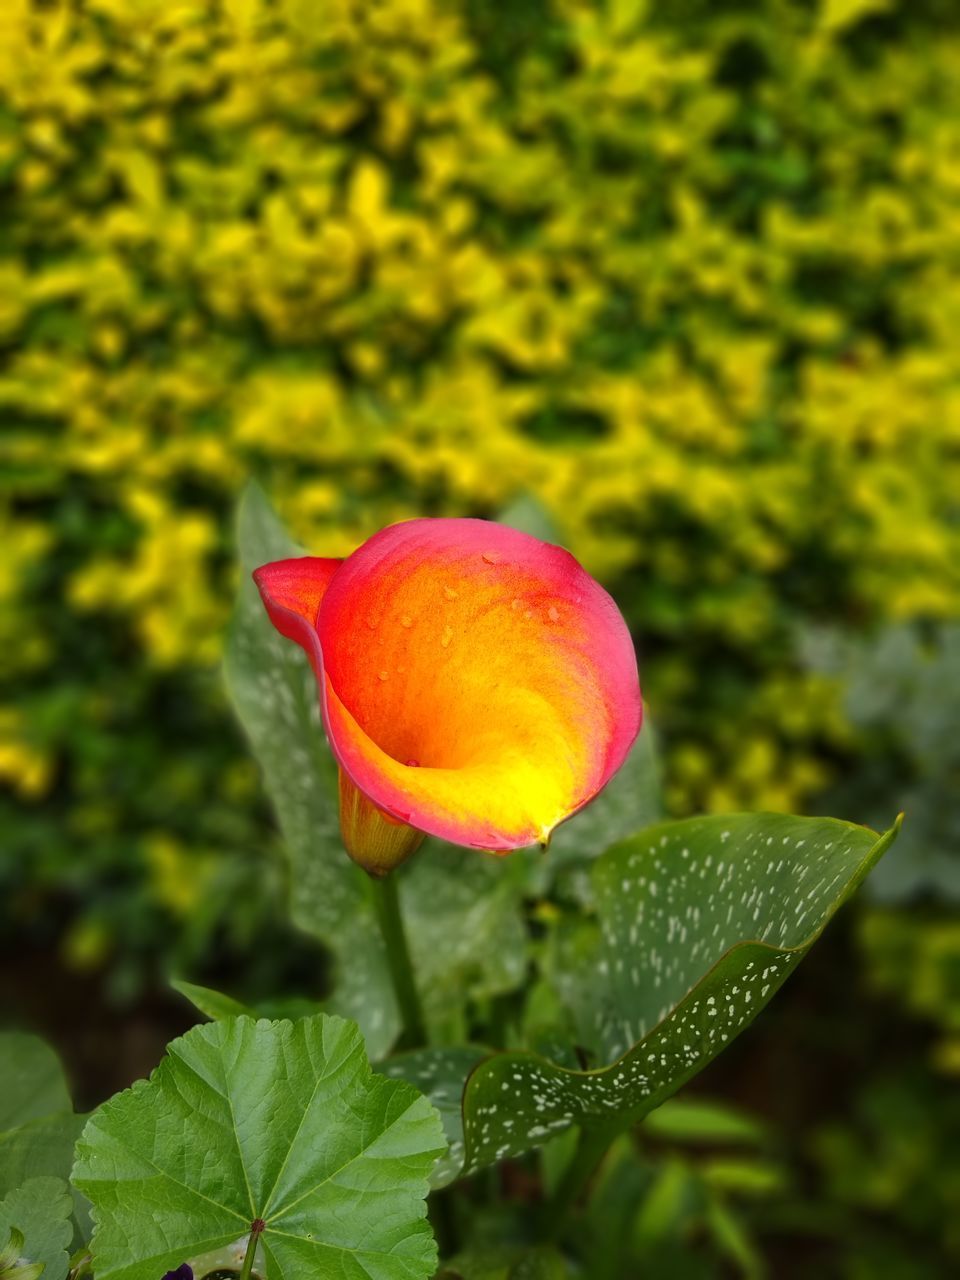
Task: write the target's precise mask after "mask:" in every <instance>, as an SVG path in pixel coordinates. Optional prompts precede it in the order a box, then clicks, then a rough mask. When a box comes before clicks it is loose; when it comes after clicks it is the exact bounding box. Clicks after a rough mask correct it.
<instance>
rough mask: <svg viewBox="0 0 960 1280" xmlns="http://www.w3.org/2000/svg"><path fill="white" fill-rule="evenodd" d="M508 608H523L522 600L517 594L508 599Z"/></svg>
mask: <svg viewBox="0 0 960 1280" xmlns="http://www.w3.org/2000/svg"><path fill="white" fill-rule="evenodd" d="M510 608H511V609H514V610H516V609H522V608H523V601H522V600H521V599H520V597H519V596H515V597H514V598H513V599H512V600H511V601H510Z"/></svg>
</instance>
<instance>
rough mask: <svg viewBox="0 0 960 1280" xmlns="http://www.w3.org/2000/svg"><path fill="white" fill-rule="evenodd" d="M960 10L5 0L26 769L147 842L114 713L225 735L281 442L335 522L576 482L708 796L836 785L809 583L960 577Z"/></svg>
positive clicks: (894, 584) (896, 589)
mask: <svg viewBox="0 0 960 1280" xmlns="http://www.w3.org/2000/svg"><path fill="white" fill-rule="evenodd" d="M938 12H939V11H938V8H937V6H936V4H928V5H926V6H924V5H922V4H921V5H919V6H918V5H915V4H914V5H910V6H903V7H902V8H901V9H897V8H895V6H888V5H880V4H877V3H874V2H873V0H828V2H826V3H824V4H822V5H820V6H815V5H811V4H806V3H800V2H799V0H797V2H796V3H792V2H787V0H769V2H768V3H765V4H756V5H746V6H743V7H742V8H741V7H738V6H731V5H721V6H716V5H708V4H706V3H703V4H701V3H695V2H694V0H685V2H684V3H679V4H677V5H670V6H655V5H650V4H645V3H643V0H609V2H608V3H606V4H594V3H585V2H584V3H578V2H575V0H553V2H552V3H550V2H549V0H537V2H533V0H528V2H526V3H520V2H519V0H518V2H517V3H516V4H510V5H508V6H498V5H496V4H494V3H492V0H459V2H458V3H453V2H450V3H447V2H445V0H382V2H380V3H373V2H371V3H354V2H351V0H325V2H324V3H321V2H320V0H220V2H216V3H215V2H214V0H74V2H73V3H69V2H65V0H62V2H60V3H46V4H32V3H29V2H28V0H6V3H5V5H4V6H3V12H2V14H0V199H2V205H3V211H4V212H3V226H4V235H3V241H2V245H0V344H2V345H0V351H2V367H0V411H2V413H3V415H4V419H5V422H6V426H5V429H4V442H3V446H2V447H3V455H4V463H3V467H4V475H5V477H6V478H5V480H4V490H5V498H4V501H5V504H6V510H5V513H4V514H3V516H2V523H0V528H2V529H3V549H4V555H3V563H2V565H0V601H2V605H3V609H4V616H3V619H2V621H0V641H2V645H0V647H2V652H3V657H2V659H0V661H2V664H3V667H4V669H5V672H6V674H7V675H8V676H9V677H11V679H12V681H13V684H14V686H15V690H18V691H19V697H18V702H19V705H18V706H17V707H16V708H15V709H11V710H9V711H6V712H4V714H3V717H2V719H0V774H2V775H4V776H5V777H6V778H7V779H8V780H10V781H12V782H13V784H14V786H15V787H18V788H19V789H20V791H21V792H22V793H23V796H24V798H25V799H26V800H27V801H29V800H31V798H33V797H36V796H37V795H38V794H43V793H44V792H45V791H46V792H48V793H49V791H50V789H51V788H52V787H53V786H54V783H55V781H56V780H57V779H58V778H59V779H60V781H61V784H62V786H63V787H65V788H66V791H63V792H60V793H58V794H61V795H67V796H73V798H74V800H76V801H77V805H78V809H77V810H76V811H75V810H73V809H71V813H72V815H73V816H72V818H71V821H74V820H79V819H77V818H76V814H77V812H79V813H80V814H82V813H84V812H85V808H84V806H85V805H93V806H94V808H95V809H96V808H97V805H98V804H102V803H105V804H106V805H107V808H108V810H109V809H110V807H111V806H113V808H114V809H115V810H116V813H115V815H114V817H113V818H112V819H103V818H102V815H101V817H100V818H98V819H97V822H94V824H93V826H94V828H95V829H96V831H97V832H98V833H99V834H98V839H102V838H103V822H104V821H105V822H106V825H107V827H108V828H109V829H110V830H111V831H112V832H113V834H114V835H115V836H116V837H117V838H118V839H121V837H122V839H121V843H123V841H126V845H125V846H124V847H127V846H128V845H131V844H132V845H136V846H137V847H139V843H138V842H141V843H142V840H143V839H146V837H145V836H144V835H143V832H144V831H146V830H147V829H152V827H153V825H154V819H155V815H150V820H149V821H148V820H147V818H146V817H145V816H144V815H143V814H142V813H141V808H142V804H141V798H139V797H138V796H137V795H135V794H134V792H135V790H136V788H135V787H134V785H133V783H131V784H130V791H129V792H124V791H123V789H122V788H121V790H120V792H119V793H116V792H115V790H114V789H113V788H112V787H111V784H110V780H109V779H110V769H111V768H112V767H113V766H112V765H111V763H110V762H111V761H112V760H114V758H115V755H114V754H113V753H114V748H113V747H109V746H107V745H105V744H106V743H108V742H110V741H112V740H113V739H115V738H116V736H117V734H118V733H121V732H124V731H125V732H129V733H131V734H134V733H140V734H141V735H143V734H146V732H147V728H146V727H141V728H140V729H134V728H132V727H130V724H129V718H128V719H124V715H125V713H126V712H127V711H129V710H130V709H131V708H134V707H136V708H140V709H141V710H143V711H144V712H145V713H149V714H150V716H151V719H150V723H149V731H150V734H151V737H150V739H149V743H148V742H147V740H146V738H144V739H143V744H144V745H142V752H143V753H145V758H146V757H150V758H152V756H151V753H153V755H155V756H156V759H157V760H158V761H160V760H162V759H163V758H164V757H169V756H173V757H176V756H177V753H178V752H180V751H181V750H182V742H181V740H180V736H179V735H180V733H181V730H182V727H181V726H180V725H179V722H176V721H175V719H174V718H173V717H172V716H168V714H167V707H168V705H169V704H168V703H165V702H164V700H163V697H159V695H158V694H157V690H158V689H161V688H162V689H163V690H169V689H170V688H174V689H180V690H181V691H186V690H188V689H189V690H193V689H195V688H196V687H198V686H197V684H196V681H197V679H200V681H201V684H202V683H203V681H204V680H205V679H206V677H204V676H202V674H201V675H200V676H197V675H195V674H192V673H195V672H197V671H199V672H200V673H202V672H203V671H205V670H207V669H209V668H210V667H211V665H212V664H213V663H214V662H215V660H216V658H217V654H218V650H219V645H220V637H221V633H222V626H223V622H224V618H225V614H226V610H227V605H228V599H229V595H230V591H231V588H232V574H233V570H232V566H231V559H230V551H229V542H230V535H229V519H228V513H229V510H230V506H231V502H232V499H233V497H234V495H235V494H236V492H237V490H238V488H239V486H240V485H241V483H242V481H243V480H244V478H245V477H246V476H247V475H248V474H250V473H251V472H256V473H258V474H259V475H260V476H261V477H262V478H264V479H265V481H266V483H267V485H268V488H270V490H271V491H272V493H273V495H274V496H275V498H276V499H277V500H278V503H279V505H280V507H281V510H282V511H283V513H284V514H285V515H286V516H287V517H288V519H289V520H290V522H291V524H292V525H293V527H294V529H295V531H296V532H297V533H298V535H299V536H300V537H301V539H302V540H303V541H304V542H305V543H307V544H309V545H311V546H312V547H314V548H316V549H317V550H318V551H320V552H323V553H327V554H338V553H343V552H346V551H348V550H349V549H350V548H351V547H352V546H353V545H355V544H356V542H357V541H358V539H360V538H362V537H363V536H364V535H366V534H368V533H369V532H370V531H372V530H373V529H374V528H376V527H378V526H379V525H381V524H383V523H384V522H387V521H390V520H394V519H397V518H402V517H404V516H408V515H411V514H414V513H420V512H428V513H454V512H475V513H482V514H492V513H493V512H495V511H496V510H497V509H498V508H499V507H500V506H501V505H502V504H503V503H505V502H506V501H508V500H509V499H510V498H511V497H512V496H514V495H516V494H518V493H520V492H531V493H534V494H536V495H538V496H539V497H540V498H541V500H542V501H543V502H544V503H545V504H546V505H547V506H548V507H549V509H550V511H551V512H552V514H553V516H554V518H555V519H556V521H557V522H558V524H559V526H560V528H561V529H562V530H563V533H564V536H565V539H566V541H567V542H568V543H569V545H570V547H571V548H572V550H573V551H574V552H575V553H576V554H577V555H578V556H579V557H580V558H581V559H582V560H583V561H584V563H585V564H586V565H587V566H588V567H589V568H590V569H591V570H592V571H593V572H595V573H596V574H598V575H599V576H601V577H603V578H604V579H606V580H607V581H609V582H610V583H611V584H612V585H614V587H615V589H616V590H617V592H618V594H619V595H620V597H621V598H622V600H623V601H624V603H625V605H626V607H627V608H628V610H629V612H630V614H631V617H632V619H633V620H634V621H635V622H636V623H637V625H638V627H639V630H640V634H641V635H642V637H643V639H644V646H645V661H644V666H645V671H646V687H647V692H648V696H649V697H650V698H651V700H652V703H653V710H654V715H655V717H659V718H660V719H661V720H662V721H663V723H664V724H665V726H666V728H667V730H668V736H669V738H670V740H671V741H672V742H673V743H674V745H675V748H676V749H675V754H674V757H673V759H674V764H673V767H672V768H671V774H670V781H669V787H670V791H669V795H670V802H671V804H672V806H673V807H674V808H675V809H677V810H684V809H687V808H690V807H694V806H707V807H727V806H730V807H741V806H743V807H747V806H767V807H774V808H788V807H796V806H800V805H802V804H803V803H804V800H805V799H806V798H807V797H808V796H809V795H810V794H811V793H813V792H814V791H816V789H817V788H818V787H820V786H821V785H822V784H823V782H824V781H825V780H826V777H827V775H828V773H829V765H828V763H825V757H824V750H825V747H830V748H831V749H832V748H838V749H842V748H843V746H844V734H845V730H844V725H843V722H842V717H841V716H840V715H839V712H838V710H837V706H836V698H835V691H834V688H833V686H832V685H831V684H830V683H829V682H827V681H825V680H823V679H822V678H820V677H814V676H810V675H808V674H805V673H804V672H803V671H802V670H801V669H799V668H798V667H797V665H796V663H795V661H794V657H793V647H792V646H793V633H794V630H795V628H796V626H797V625H798V624H801V623H803V622H805V621H806V620H809V619H811V618H812V619H817V618H826V619H829V620H830V621H832V622H840V623H844V624H847V625H850V626H854V627H861V626H864V625H869V624H870V623H872V622H874V621H876V620H882V619H887V618H904V617H927V616H932V617H945V616H953V615H955V614H956V613H957V609H958V602H960V554H958V552H960V545H958V544H960V537H958V524H957V519H956V516H957V493H958V491H960V489H958V486H960V467H958V457H960V346H958V343H957V341H956V334H957V332H958V328H960V278H958V270H957V268H958V260H960V213H958V209H960V199H958V197H960V40H958V39H957V38H956V37H955V36H953V35H952V34H949V33H948V32H947V31H946V30H945V29H941V28H940V26H939V24H938V22H937V16H938ZM78 637H80V638H81V640H80V641H79V642H78V641H77V638H78ZM183 696H187V695H186V694H185V693H184V695H183ZM204 696H206V697H207V699H208V701H210V699H209V696H208V695H206V694H205V695H204ZM164 697H166V694H164ZM158 699H159V702H158ZM210 705H211V706H213V708H214V709H213V710H211V712H210V716H209V721H207V722H205V727H204V728H203V733H206V734H207V735H208V738H207V739H203V740H208V741H209V742H210V743H212V742H213V740H214V738H217V739H218V742H219V738H221V737H222V730H221V729H220V728H219V726H220V723H221V721H220V715H221V713H220V711H219V710H218V709H217V706H218V704H215V702H211V704H210ZM118 725H119V726H121V728H118ZM123 725H126V726H127V728H126V729H125V730H123V729H122V726H123ZM218 735H219V737H218ZM201 739H202V734H201ZM201 745H202V744H201ZM218 750H219V748H218ZM231 752H232V753H233V755H232V756H231V755H230V753H231ZM201 754H202V753H201ZM235 754H236V749H235V748H234V747H229V748H228V749H227V756H229V757H230V758H235ZM208 757H209V759H208V761H207V763H208V766H209V770H213V769H214V767H215V762H219V763H216V768H219V767H220V764H222V763H223V760H224V757H223V756H222V755H221V754H218V751H215V750H214V749H213V747H212V746H211V748H210V751H209V752H208ZM203 758H204V759H207V757H203ZM173 767H174V766H173V765H172V764H169V763H162V764H157V765H156V768H157V770H159V774H158V777H159V778H160V779H161V780H162V779H167V782H163V781H161V782H158V784H157V785H158V786H159V787H160V793H161V794H163V795H164V796H166V797H168V798H167V800H165V802H164V803H165V804H166V805H167V808H168V809H169V808H171V807H173V808H174V809H176V814H175V816H174V817H173V818H171V819H170V821H171V822H173V823H174V825H176V823H178V822H181V823H182V824H183V826H184V827H185V828H186V831H187V832H189V822H188V820H187V817H186V816H185V814H186V811H187V810H188V809H189V804H190V802H191V801H190V797H191V796H192V795H194V791H193V790H192V789H191V786H190V785H189V784H187V783H183V780H182V778H180V775H177V779H176V780H175V782H174V781H170V779H171V778H172V777H173V775H172V774H171V772H170V771H171V769H173ZM197 767H198V768H200V767H201V765H200V764H198V766H197ZM58 770H59V773H58ZM149 775H150V770H149V769H148V768H146V766H145V767H144V776H149ZM168 783H169V787H168ZM165 787H168V789H167V790H164V788H165ZM70 788H73V791H71V790H70ZM75 793H76V794H75ZM201 793H203V789H202V788H201ZM230 803H233V802H232V801H229V802H228V801H227V800H226V799H225V800H224V804H225V805H226V804H230ZM181 805H182V806H183V808H184V813H183V814H181V812H180V809H179V806H181ZM97 812H98V813H99V809H97ZM98 823H99V824H100V825H98ZM86 829H87V828H82V830H86ZM124 833H126V834H124ZM221 835H222V836H223V839H225V840H232V839H234V838H235V837H233V836H231V837H229V838H228V837H227V836H225V835H223V833H222V832H221ZM143 856H146V855H143Z"/></svg>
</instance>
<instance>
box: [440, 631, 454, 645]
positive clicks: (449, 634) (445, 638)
mask: <svg viewBox="0 0 960 1280" xmlns="http://www.w3.org/2000/svg"><path fill="white" fill-rule="evenodd" d="M452 639H453V627H444V628H443V635H442V636H441V637H440V643H441V644H442V645H443V647H444V648H445V649H446V647H447V646H448V645H449V643H450V641H451V640H452Z"/></svg>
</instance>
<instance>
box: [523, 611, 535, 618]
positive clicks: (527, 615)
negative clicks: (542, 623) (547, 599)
mask: <svg viewBox="0 0 960 1280" xmlns="http://www.w3.org/2000/svg"><path fill="white" fill-rule="evenodd" d="M523 616H524V617H525V618H532V617H533V610H532V609H524V611H523Z"/></svg>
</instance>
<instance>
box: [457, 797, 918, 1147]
mask: <svg viewBox="0 0 960 1280" xmlns="http://www.w3.org/2000/svg"><path fill="white" fill-rule="evenodd" d="M896 829H897V828H896V827H895V828H893V829H892V830H891V831H889V832H887V834H886V835H885V836H882V837H880V836H877V835H876V834H875V833H874V832H872V831H868V830H867V829H866V828H863V827H855V826H852V825H850V824H848V823H843V822H836V821H834V820H832V819H826V818H792V817H786V816H783V815H779V814H755V815H735V816H733V817H711V818H702V819H691V820H688V821H684V822H670V823H663V824H661V825H659V826H655V827H652V828H650V829H649V830H647V831H644V832H641V833H640V834H639V835H637V836H635V837H634V838H633V839H631V840H627V841H624V842H623V843H622V844H620V845H618V846H616V847H615V848H614V849H611V850H610V851H609V852H608V853H606V854H604V855H603V856H602V857H601V858H599V859H598V860H597V862H596V864H595V867H594V872H593V882H594V894H595V896H596V901H597V911H598V917H599V927H598V928H597V930H596V931H595V934H594V936H593V937H592V939H591V940H590V945H589V946H588V947H584V946H583V945H580V946H579V947H578V948H577V950H576V952H575V967H574V968H573V970H571V971H566V972H563V971H561V973H560V974H559V975H558V976H559V980H560V982H561V985H562V987H563V990H564V994H565V995H566V996H567V998H568V999H570V1000H571V1001H572V1002H573V1004H574V1013H575V1016H576V1020H577V1022H578V1025H579V1028H580V1033H581V1040H582V1043H583V1044H584V1045H585V1046H586V1047H588V1048H589V1049H592V1050H593V1051H594V1052H595V1053H596V1055H597V1058H598V1061H600V1062H602V1063H605V1062H612V1065H610V1066H606V1067H604V1066H601V1067H599V1068H597V1069H595V1070H592V1071H571V1070H569V1069H565V1068H563V1067H560V1066H557V1065H555V1064H554V1063H552V1062H549V1061H547V1060H546V1059H544V1058H541V1057H538V1056H536V1055H534V1054H530V1053H503V1054H496V1055H494V1056H493V1057H491V1058H488V1059H487V1060H486V1061H485V1062H482V1063H481V1064H480V1065H479V1066H478V1067H477V1068H476V1069H475V1070H474V1072H473V1073H472V1074H471V1076H470V1078H469V1080H468V1081H467V1084H466V1088H465V1093H464V1133H465V1144H466V1153H467V1156H466V1167H467V1168H468V1169H469V1168H476V1167H478V1166H481V1165H483V1164H487V1163H489V1162H491V1161H493V1160H499V1159H502V1158H504V1157H506V1156H511V1155H516V1154H519V1153H520V1152H522V1151H525V1150H527V1149H529V1148H530V1147H532V1146H536V1145H538V1144H540V1143H542V1142H543V1141H545V1140H546V1139H548V1138H550V1137H552V1136H554V1135H555V1134H557V1133H560V1132H562V1131H563V1130H565V1129H567V1128H568V1127H569V1126H570V1125H572V1124H578V1125H582V1126H586V1127H588V1128H589V1127H595V1128H601V1129H609V1130H611V1131H616V1130H617V1129H621V1128H623V1127H625V1126H627V1125H629V1124H632V1123H635V1122H636V1121H638V1120H640V1119H641V1118H642V1117H643V1116H644V1115H646V1114H647V1112H649V1111H651V1110H652V1109H653V1108H654V1107H655V1106H657V1105H658V1104H659V1103H660V1102H662V1101H663V1100H664V1099H665V1098H667V1097H669V1096H670V1094H672V1093H674V1092H675V1091H676V1090H677V1089H678V1088H679V1087H680V1085H682V1084H683V1083H684V1082H685V1081H687V1080H688V1079H690V1077H691V1076H693V1075H695V1074H696V1073H697V1072H698V1071H699V1070H701V1068H703V1067H704V1066H705V1065H706V1064H707V1063H708V1062H709V1061H710V1060H711V1059H712V1058H713V1057H715V1055H716V1054H717V1053H719V1052H720V1050H721V1049H723V1048H724V1047H725V1046H726V1045H727V1044H728V1043H729V1042H730V1041H731V1040H732V1039H733V1038H734V1036H736V1035H737V1034H738V1033H739V1032H740V1031H741V1030H742V1029H743V1028H744V1027H745V1026H746V1025H747V1024H748V1023H749V1022H750V1021H751V1020H752V1019H753V1018H754V1017H755V1015H756V1014H757V1013H758V1012H759V1010H760V1009H761V1008H762V1007H763V1006H764V1005H765V1004H766V1003H767V1001H768V1000H769V999H770V997H771V996H772V995H773V993H774V992H775V991H776V990H777V988H778V987H779V986H780V985H781V983H782V982H783V981H784V979H785V978H786V977H787V975H788V974H789V973H790V972H792V970H793V969H794V968H795V967H796V966H797V964H799V962H800V960H801V959H802V958H803V956H804V955H805V954H806V952H807V951H808V950H809V948H810V946H811V945H812V944H813V942H814V941H815V940H816V938H817V937H818V936H819V934H820V932H821V931H822V930H823V928H824V926H825V925H826V923H827V921H828V920H829V919H830V917H831V916H832V915H833V913H834V912H835V911H836V910H837V908H838V906H839V905H840V903H842V902H843V901H844V900H845V899H846V898H847V897H848V896H849V895H850V894H851V893H852V892H853V891H854V889H855V888H856V887H857V886H858V885H859V884H860V882H861V881H862V880H863V878H864V877H865V876H866V874H867V872H868V871H869V869H870V868H871V867H872V866H873V865H874V863H875V862H876V861H877V859H878V858H879V857H880V856H881V854H882V853H883V852H884V850H885V849H886V848H887V847H888V846H889V845H890V844H891V843H892V841H893V839H894V837H895V835H896Z"/></svg>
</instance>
